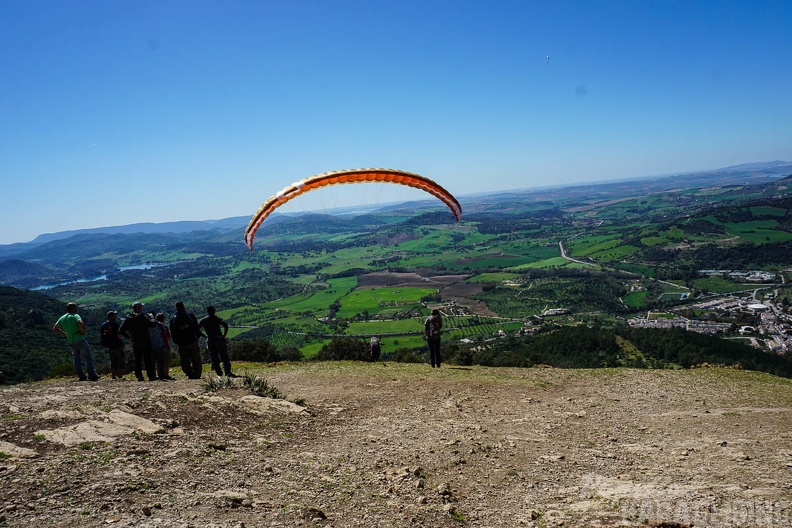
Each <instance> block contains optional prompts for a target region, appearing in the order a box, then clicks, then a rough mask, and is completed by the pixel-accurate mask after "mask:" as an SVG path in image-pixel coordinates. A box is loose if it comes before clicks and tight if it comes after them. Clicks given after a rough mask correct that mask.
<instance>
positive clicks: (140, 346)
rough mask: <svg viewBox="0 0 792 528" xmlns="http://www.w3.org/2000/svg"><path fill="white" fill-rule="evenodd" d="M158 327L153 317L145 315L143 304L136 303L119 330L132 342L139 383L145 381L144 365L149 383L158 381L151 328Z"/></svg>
mask: <svg viewBox="0 0 792 528" xmlns="http://www.w3.org/2000/svg"><path fill="white" fill-rule="evenodd" d="M156 326H157V321H156V320H155V319H154V318H153V317H151V318H150V317H148V316H147V315H146V314H144V313H143V303H141V302H136V303H134V304H133V305H132V313H131V314H129V315H127V316H126V318H124V322H123V323H121V326H120V327H119V328H118V333H120V334H121V335H122V336H124V337H126V338H129V339H131V340H132V352H133V353H134V354H135V376H137V380H138V381H143V380H144V378H143V365H145V366H146V375H148V379H149V381H156V379H157V372H156V370H155V367H154V358H153V357H152V354H151V336H150V335H149V328H154V327H156Z"/></svg>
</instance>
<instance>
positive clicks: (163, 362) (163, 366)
mask: <svg viewBox="0 0 792 528" xmlns="http://www.w3.org/2000/svg"><path fill="white" fill-rule="evenodd" d="M155 319H156V320H157V323H158V326H159V331H160V337H161V338H162V353H161V355H160V357H158V358H155V359H156V361H157V368H158V369H160V371H161V372H162V373H161V374H160V379H166V380H170V381H173V380H175V379H176V378H172V377H171V375H170V362H171V341H172V339H171V335H170V329H168V327H167V326H166V325H165V314H164V313H162V312H159V313H157V316H156V317H155Z"/></svg>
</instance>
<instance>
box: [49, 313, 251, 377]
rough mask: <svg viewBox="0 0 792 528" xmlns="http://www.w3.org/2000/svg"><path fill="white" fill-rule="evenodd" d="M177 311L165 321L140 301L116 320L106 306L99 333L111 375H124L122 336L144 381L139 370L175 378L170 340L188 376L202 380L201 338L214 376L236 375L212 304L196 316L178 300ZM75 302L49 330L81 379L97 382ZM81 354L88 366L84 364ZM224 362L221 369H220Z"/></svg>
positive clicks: (224, 330)
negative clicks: (62, 343)
mask: <svg viewBox="0 0 792 528" xmlns="http://www.w3.org/2000/svg"><path fill="white" fill-rule="evenodd" d="M175 308H176V313H175V315H174V316H173V317H172V318H171V320H170V324H169V325H166V324H165V314H163V313H161V312H160V313H157V314H156V315H155V314H154V313H151V312H149V313H144V312H143V303H141V302H136V303H134V304H133V305H132V313H131V314H129V315H127V316H126V317H125V318H124V320H123V321H122V322H121V323H119V322H118V320H117V319H118V317H117V315H118V314H117V312H115V311H109V312H107V315H106V320H105V321H104V322H103V323H102V324H101V326H100V328H99V338H100V342H101V343H102V345H103V346H105V347H106V348H107V350H108V354H109V356H110V374H111V376H112V378H113V379H116V378H118V379H123V378H124V375H125V374H126V366H125V353H124V339H129V340H131V341H132V352H133V354H134V356H135V367H134V372H135V376H136V377H137V380H138V381H144V380H145V379H146V378H144V377H143V369H144V368H145V370H146V376H147V377H148V379H149V381H155V380H163V381H167V380H173V379H174V378H173V377H171V376H170V371H169V369H170V362H171V342H173V343H174V344H175V345H176V347H177V349H178V352H179V360H180V362H181V368H182V371H183V372H184V374H185V375H186V376H187V377H188V378H189V379H200V378H201V374H202V371H203V364H202V362H201V350H200V346H199V341H198V340H199V338H201V337H204V338H206V340H207V349H208V350H209V355H210V357H211V360H212V369H213V370H214V371H215V372H216V373H217V375H218V376H223V375H226V376H229V377H237V376H236V374H234V373H233V372H232V371H231V358H230V356H229V354H228V344H227V341H226V335H227V334H228V323H227V322H225V321H224V320H223V319H222V318H220V317H218V316H217V315H216V313H215V308H214V306H207V308H206V312H207V315H206V316H205V317H203V318H202V319H201V320H200V321H199V320H198V319H197V318H196V317H195V315H193V314H192V313H188V312H187V311H186V309H185V308H184V303H183V302H181V301H179V302H177V303H176V306H175ZM77 311H78V310H77V305H76V304H75V303H73V302H70V303H68V304H67V305H66V313H65V314H64V315H63V316H61V317H60V318H59V319H58V321H57V322H56V323H55V326H53V328H52V330H53V331H54V332H56V333H58V334H60V335H63V336H65V337H66V343H67V344H68V345H69V347H70V348H71V350H72V356H73V363H74V372H75V374H77V378H78V379H79V380H80V381H86V380H90V381H97V380H98V379H99V375H98V374H97V373H96V370H95V368H94V362H93V354H92V352H91V347H90V346H89V344H88V342H87V341H86V339H85V323H84V322H83V320H82V318H81V317H80V315H79V314H78V313H77ZM83 357H84V358H85V364H86V370H87V375H86V373H85V371H83V368H82V358H83ZM221 364H222V369H221Z"/></svg>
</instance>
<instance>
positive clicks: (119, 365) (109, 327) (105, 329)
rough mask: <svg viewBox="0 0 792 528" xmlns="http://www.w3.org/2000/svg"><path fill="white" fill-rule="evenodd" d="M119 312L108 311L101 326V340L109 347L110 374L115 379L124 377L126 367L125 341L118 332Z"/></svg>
mask: <svg viewBox="0 0 792 528" xmlns="http://www.w3.org/2000/svg"><path fill="white" fill-rule="evenodd" d="M117 313H118V312H115V311H113V310H110V311H109V312H107V320H106V321H105V322H104V323H102V326H100V327H99V340H100V342H101V343H102V345H103V346H105V347H107V353H108V355H109V356H110V375H111V376H113V379H116V378H118V379H124V374H125V371H126V367H125V364H124V342H123V341H122V340H121V334H119V333H118V328H119V324H118V321H116V315H117Z"/></svg>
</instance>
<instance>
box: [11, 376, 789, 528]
mask: <svg viewBox="0 0 792 528" xmlns="http://www.w3.org/2000/svg"><path fill="white" fill-rule="evenodd" d="M237 370H238V371H239V372H246V373H247V375H248V382H249V383H248V384H250V382H253V381H255V380H256V379H259V380H260V379H262V378H263V379H266V380H267V381H268V383H269V384H270V385H271V386H274V387H275V388H277V389H278V390H279V391H280V392H281V393H283V394H284V395H285V397H286V399H270V398H264V397H260V396H257V395H255V394H253V393H252V392H251V391H250V390H247V389H246V388H244V381H245V380H244V379H242V378H239V379H236V380H234V384H235V385H234V387H233V388H226V389H221V390H218V391H215V392H208V391H207V390H206V389H207V387H208V385H209V382H208V381H206V380H186V379H179V380H177V381H173V382H136V381H119V380H111V379H107V378H103V379H101V380H100V381H98V382H95V383H91V382H81V383H78V382H74V381H71V380H56V381H47V382H42V383H34V384H25V385H17V386H12V387H2V388H0V412H2V418H3V419H2V429H0V483H2V486H0V526H14V527H23V526H24V527H30V526H57V527H78V526H79V527H86V526H89V527H92V526H111V527H114V526H119V527H120V526H127V527H131V526H135V527H234V528H239V527H246V528H248V527H259V526H261V527H292V526H316V527H465V526H470V527H493V528H495V527H536V528H540V527H549V526H567V527H617V526H619V527H638V526H653V527H656V528H658V527H681V526H696V527H740V528H750V527H763V528H764V527H779V528H781V527H789V526H792V505H791V502H792V429H791V428H790V425H792V383H791V382H790V380H785V379H780V378H775V377H772V376H766V375H762V374H757V373H752V372H741V371H734V370H726V369H698V370H689V371H646V370H558V369H539V368H537V369H494V368H480V367H475V368H458V367H453V366H444V367H443V368H441V369H432V368H430V367H429V366H427V365H410V364H393V363H387V364H383V363H379V364H360V363H302V364H294V365H278V366H272V367H258V368H255V370H254V367H252V366H249V368H248V369H247V370H245V366H243V365H237Z"/></svg>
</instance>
